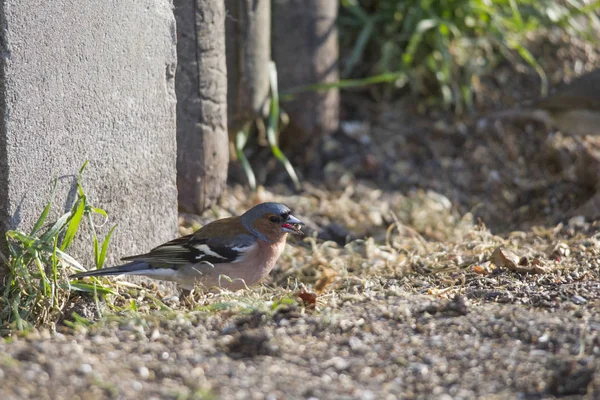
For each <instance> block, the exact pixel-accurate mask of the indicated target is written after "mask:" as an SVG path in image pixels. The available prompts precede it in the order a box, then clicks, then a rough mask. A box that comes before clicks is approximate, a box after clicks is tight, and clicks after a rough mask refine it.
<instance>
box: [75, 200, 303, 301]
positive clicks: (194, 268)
mask: <svg viewBox="0 0 600 400" xmlns="http://www.w3.org/2000/svg"><path fill="white" fill-rule="evenodd" d="M301 225H304V224H303V223H302V222H301V221H300V220H298V219H297V218H296V217H294V216H293V215H292V214H291V212H290V209H289V208H287V207H286V206H284V205H283V204H279V203H262V204H259V205H257V206H255V207H252V208H251V209H250V210H248V211H246V212H245V213H244V214H243V215H241V216H239V217H230V218H223V219H219V220H217V221H213V222H211V223H209V224H206V225H205V226H203V227H202V228H200V229H199V230H197V231H196V232H194V233H192V234H190V235H187V236H183V237H180V238H178V239H174V240H171V241H170V242H167V243H165V244H163V245H160V246H158V247H156V248H154V249H152V250H151V251H150V252H149V253H147V254H141V255H137V256H130V257H125V258H123V260H126V261H131V262H129V263H127V264H123V265H120V266H116V267H111V268H102V269H97V270H93V271H87V272H82V273H78V274H75V275H72V276H71V278H83V277H86V276H107V275H122V274H129V275H143V276H148V277H150V278H154V279H162V280H167V281H174V282H177V284H178V285H179V286H180V287H182V288H183V289H187V290H192V289H193V288H194V286H195V285H199V286H200V287H201V289H203V290H207V289H210V288H211V287H215V286H217V287H221V288H226V289H229V290H238V289H241V288H244V287H246V286H251V285H254V284H256V283H258V282H260V281H261V280H262V279H264V278H265V277H266V276H267V275H268V274H269V272H271V270H272V269H273V267H274V266H275V262H276V261H277V259H278V258H279V256H280V255H281V252H282V251H283V248H284V247H285V240H286V238H287V234H288V233H292V234H303V233H302V231H301V230H300V226H301Z"/></svg>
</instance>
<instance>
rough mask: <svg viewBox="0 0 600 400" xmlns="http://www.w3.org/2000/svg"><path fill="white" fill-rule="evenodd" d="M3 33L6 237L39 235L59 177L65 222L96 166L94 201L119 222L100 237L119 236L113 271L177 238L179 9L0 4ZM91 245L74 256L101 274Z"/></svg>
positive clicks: (135, 2) (104, 3)
mask: <svg viewBox="0 0 600 400" xmlns="http://www.w3.org/2000/svg"><path fill="white" fill-rule="evenodd" d="M0 25H1V26H0V28H1V32H2V38H1V39H2V43H1V45H2V48H1V60H0V62H1V67H2V68H1V71H2V76H1V78H2V79H1V85H2V86H1V87H0V102H1V103H0V106H1V110H0V111H1V113H2V116H1V118H0V121H1V123H0V223H1V224H2V225H3V227H2V226H0V229H2V228H4V229H6V228H12V227H19V228H22V229H25V230H29V229H30V228H31V226H32V225H33V223H34V222H35V220H36V219H37V217H38V216H39V214H40V213H41V211H42V210H43V207H44V205H45V204H46V203H47V201H48V198H49V195H50V190H51V183H52V180H53V178H54V177H55V176H59V177H60V185H59V190H58V192H57V196H56V199H57V204H56V205H55V207H54V214H53V216H54V217H56V216H57V215H59V214H62V213H63V212H64V211H65V209H67V208H68V207H69V206H70V204H69V203H68V202H67V201H66V200H67V198H68V197H69V200H72V199H73V194H74V191H73V190H74V182H75V176H74V174H76V173H77V171H78V170H79V168H80V167H81V166H82V164H83V163H84V161H85V160H89V162H90V163H89V166H88V168H87V170H86V172H85V174H84V186H85V189H86V191H87V194H88V197H89V199H90V201H91V202H92V203H93V204H94V205H95V206H97V207H100V208H104V209H105V210H107V212H108V213H109V216H110V220H109V223H108V224H106V226H105V227H104V228H103V229H101V230H100V233H101V234H102V233H105V232H106V231H107V230H108V228H109V227H110V226H111V225H113V224H114V223H118V225H119V226H118V228H117V229H116V231H115V233H114V235H113V240H112V246H111V248H110V249H111V250H110V251H109V253H110V254H109V258H108V260H107V262H108V264H109V265H112V264H113V263H114V262H115V261H116V260H117V259H118V258H119V257H121V256H125V255H131V254H136V253H140V252H145V251H148V250H150V248H151V247H153V246H156V245H158V244H160V243H162V242H164V241H166V240H168V239H172V238H173V237H175V235H176V226H177V190H176V186H175V179H176V170H175V162H176V138H175V106H176V98H175V89H174V74H175V68H176V31H175V20H174V16H173V10H172V4H171V1H170V0H127V1H122V0H101V1H98V0H53V1H39V0H0ZM69 193H71V196H69ZM0 234H2V235H3V234H4V233H3V232H0ZM84 236H85V235H84ZM84 239H85V241H81V240H77V239H76V240H77V244H78V247H77V248H75V249H74V251H75V254H76V255H78V256H80V257H83V259H84V261H87V262H90V261H91V260H92V254H93V253H92V246H91V241H90V240H89V238H88V237H85V238H84ZM82 243H83V245H85V248H82V247H81V244H82ZM91 266H92V265H90V267H91Z"/></svg>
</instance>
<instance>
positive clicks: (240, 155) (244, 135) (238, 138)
mask: <svg viewBox="0 0 600 400" xmlns="http://www.w3.org/2000/svg"><path fill="white" fill-rule="evenodd" d="M249 136H250V122H247V123H245V124H244V126H243V127H242V129H240V130H239V131H238V132H237V133H236V135H235V154H236V156H237V159H238V160H239V161H240V164H241V166H242V169H243V170H244V173H245V174H246V178H247V179H248V186H250V190H252V191H253V192H254V191H256V176H255V175H254V171H253V170H252V167H251V166H250V163H249V162H248V158H246V155H245V154H244V147H245V146H246V143H247V142H248V137H249Z"/></svg>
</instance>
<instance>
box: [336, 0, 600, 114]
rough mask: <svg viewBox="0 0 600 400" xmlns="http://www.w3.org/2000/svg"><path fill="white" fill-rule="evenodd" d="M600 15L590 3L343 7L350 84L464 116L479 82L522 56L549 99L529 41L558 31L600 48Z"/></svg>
mask: <svg viewBox="0 0 600 400" xmlns="http://www.w3.org/2000/svg"><path fill="white" fill-rule="evenodd" d="M586 3H589V4H586ZM599 8H600V1H593V2H585V1H582V0H564V1H554V0H500V1H491V0H424V1H416V0H341V9H340V16H339V26H340V42H341V43H340V44H341V47H342V49H346V50H347V51H348V54H347V57H346V58H345V59H344V60H343V63H342V78H344V79H349V78H354V79H357V78H364V77H365V76H369V77H370V79H371V80H373V79H374V78H377V77H381V79H379V81H382V80H384V81H388V82H392V83H394V84H395V85H396V86H399V87H401V86H404V85H405V84H408V85H409V86H410V88H411V89H412V90H413V91H414V92H416V93H418V94H420V95H424V96H431V95H436V97H438V98H439V94H441V99H442V102H443V104H444V105H446V106H448V107H450V106H452V107H454V109H455V110H456V111H457V112H461V111H462V110H464V108H465V107H467V108H471V106H472V98H473V93H472V85H471V83H472V79H473V77H474V76H477V75H481V74H483V73H485V72H486V71H489V70H490V69H491V68H493V67H494V66H495V65H497V64H498V62H500V61H502V60H504V59H506V58H507V56H509V55H518V57H520V58H521V59H522V60H523V61H524V62H526V63H527V64H528V65H530V66H531V67H532V68H533V69H535V70H536V71H537V73H538V75H539V76H540V78H541V80H542V94H544V93H545V91H546V90H547V86H548V85H547V80H546V75H545V73H544V70H543V69H542V68H541V67H540V65H539V63H538V61H537V60H536V59H535V58H534V57H533V55H532V54H531V52H530V51H529V50H528V49H527V48H526V47H525V45H524V43H526V37H525V36H526V35H527V34H529V33H531V32H533V31H536V30H538V29H542V28H551V27H558V28H560V29H564V30H566V31H567V32H568V33H569V34H570V35H577V36H581V37H584V38H586V39H588V40H594V39H595V38H594V36H593V32H597V31H598V29H599V28H600V21H599V18H598V15H597V12H598V9H599ZM513 58H514V57H513ZM383 78H385V79H383Z"/></svg>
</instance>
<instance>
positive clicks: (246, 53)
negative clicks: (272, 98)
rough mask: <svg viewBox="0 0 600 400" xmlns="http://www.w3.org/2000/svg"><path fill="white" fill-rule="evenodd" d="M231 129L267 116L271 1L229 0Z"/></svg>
mask: <svg viewBox="0 0 600 400" xmlns="http://www.w3.org/2000/svg"><path fill="white" fill-rule="evenodd" d="M225 7H226V9H227V22H226V24H225V26H226V37H227V71H228V90H227V100H228V107H229V108H228V122H229V131H230V132H231V133H235V132H237V131H238V130H239V129H240V128H241V127H242V126H243V125H244V124H245V123H246V122H248V121H252V120H254V119H255V118H257V117H265V116H266V113H267V112H268V109H267V102H268V100H269V62H270V61H271V1H270V0H226V1H225Z"/></svg>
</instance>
